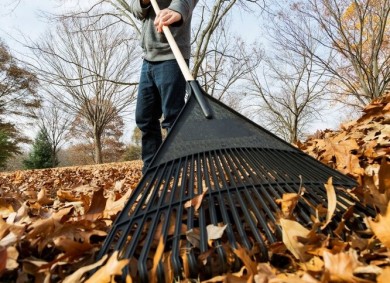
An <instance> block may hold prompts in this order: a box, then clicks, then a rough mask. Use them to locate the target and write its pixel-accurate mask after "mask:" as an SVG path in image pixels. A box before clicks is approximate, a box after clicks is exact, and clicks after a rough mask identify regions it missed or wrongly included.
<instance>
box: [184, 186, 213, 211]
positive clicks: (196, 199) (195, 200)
mask: <svg viewBox="0 0 390 283" xmlns="http://www.w3.org/2000/svg"><path fill="white" fill-rule="evenodd" d="M207 191H208V188H206V189H205V190H204V191H203V192H202V193H201V194H200V195H197V196H196V197H194V198H193V199H191V200H189V201H187V202H186V203H185V204H184V207H185V208H190V207H191V206H193V207H194V209H195V211H198V209H199V207H200V206H201V205H202V201H203V197H204V195H205V194H206V192H207Z"/></svg>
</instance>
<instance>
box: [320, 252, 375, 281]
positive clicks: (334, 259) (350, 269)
mask: <svg viewBox="0 0 390 283" xmlns="http://www.w3.org/2000/svg"><path fill="white" fill-rule="evenodd" d="M323 259H324V265H325V268H326V269H327V270H328V271H329V273H330V277H331V279H332V280H335V281H340V280H341V281H344V282H351V283H358V282H361V283H364V282H370V281H367V280H364V279H361V278H358V277H356V276H354V271H355V269H356V268H357V267H359V266H361V265H362V264H361V263H360V262H359V261H358V256H357V253H356V251H355V250H352V249H351V250H349V251H348V252H342V253H338V254H335V255H333V254H331V253H329V252H327V251H324V253H323Z"/></svg>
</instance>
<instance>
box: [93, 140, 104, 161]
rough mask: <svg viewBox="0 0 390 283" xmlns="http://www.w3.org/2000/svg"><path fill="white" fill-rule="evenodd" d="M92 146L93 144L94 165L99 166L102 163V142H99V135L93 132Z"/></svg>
mask: <svg viewBox="0 0 390 283" xmlns="http://www.w3.org/2000/svg"><path fill="white" fill-rule="evenodd" d="M94 140H95V142H94V144H95V163H96V164H101V163H103V156H102V141H101V135H99V134H98V133H96V132H95V134H94Z"/></svg>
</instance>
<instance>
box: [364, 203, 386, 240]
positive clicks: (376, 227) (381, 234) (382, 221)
mask: <svg viewBox="0 0 390 283" xmlns="http://www.w3.org/2000/svg"><path fill="white" fill-rule="evenodd" d="M367 221H368V224H369V225H370V228H371V230H372V231H373V232H374V234H375V236H376V237H377V238H378V239H379V240H380V241H381V242H382V244H384V245H385V246H386V247H387V248H390V202H389V203H388V205H387V211H386V214H385V215H384V216H383V215H381V214H378V215H377V221H374V220H372V219H369V218H368V219H367Z"/></svg>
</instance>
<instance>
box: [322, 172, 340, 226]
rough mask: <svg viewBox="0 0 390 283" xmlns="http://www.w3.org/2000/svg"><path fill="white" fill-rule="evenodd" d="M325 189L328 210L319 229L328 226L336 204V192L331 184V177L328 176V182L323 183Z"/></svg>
mask: <svg viewBox="0 0 390 283" xmlns="http://www.w3.org/2000/svg"><path fill="white" fill-rule="evenodd" d="M325 189H326V195H327V198H328V210H327V214H326V220H325V223H324V224H323V225H322V226H321V229H325V228H326V226H328V224H329V223H330V222H331V221H332V217H333V214H334V212H335V210H336V206H337V198H336V192H335V190H334V187H333V184H332V177H330V178H329V180H328V183H326V184H325Z"/></svg>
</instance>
